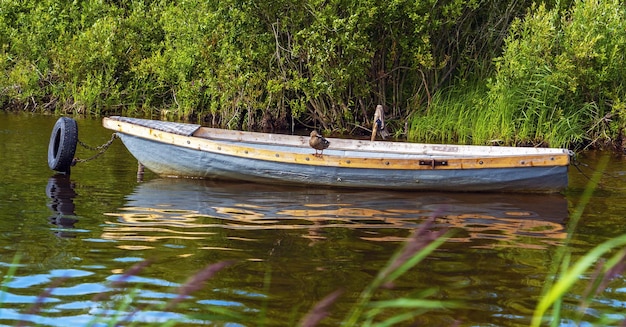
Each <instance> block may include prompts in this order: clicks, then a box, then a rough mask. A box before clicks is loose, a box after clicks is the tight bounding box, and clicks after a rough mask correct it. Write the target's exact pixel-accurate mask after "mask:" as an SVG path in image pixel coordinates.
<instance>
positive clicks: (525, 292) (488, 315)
mask: <svg viewBox="0 0 626 327" xmlns="http://www.w3.org/2000/svg"><path fill="white" fill-rule="evenodd" d="M57 118H58V117H53V116H42V115H26V114H10V113H4V112H0V171H1V172H3V176H2V178H0V220H1V222H2V224H0V255H1V256H0V276H5V275H7V273H9V267H10V266H11V264H12V263H13V262H14V261H16V260H19V262H18V266H17V270H16V271H15V272H14V276H13V278H12V279H10V280H7V279H6V278H5V279H3V282H2V288H1V289H0V324H1V325H20V324H22V325H33V324H40V325H48V326H84V325H88V324H90V323H94V322H96V317H98V316H102V315H104V316H106V315H116V314H127V313H133V312H134V314H132V315H131V316H130V318H129V320H130V321H134V322H164V321H167V320H168V319H177V320H178V321H180V322H181V323H179V325H190V326H191V325H198V324H208V325H212V324H216V325H226V326H259V325H264V326H292V325H295V324H297V322H298V321H299V320H300V319H301V318H302V317H303V316H304V315H305V314H306V313H307V312H308V311H309V309H310V308H311V307H312V306H314V305H315V304H316V303H317V302H318V301H319V300H321V299H322V298H323V297H324V296H326V295H328V294H329V293H331V292H333V291H335V290H338V289H342V290H343V291H344V292H343V294H342V295H341V297H340V298H339V300H338V301H337V302H336V303H335V304H334V305H333V306H332V307H331V309H330V315H329V317H328V318H327V319H325V320H323V321H322V323H321V324H320V326H336V325H338V324H339V323H340V321H342V319H343V318H344V317H345V315H346V314H347V312H348V311H349V310H350V308H352V306H353V305H354V303H355V302H356V300H357V298H358V296H359V293H360V292H361V291H362V290H363V289H364V288H365V287H366V285H368V284H369V283H370V282H371V281H372V280H373V279H374V277H375V276H376V273H377V272H378V271H379V270H380V269H382V268H383V267H384V266H385V264H386V263H387V261H388V260H389V258H390V257H391V256H392V255H393V254H394V253H395V252H396V251H397V250H398V249H399V248H400V246H401V245H402V241H403V240H406V238H407V237H408V236H409V235H410V233H411V232H412V231H413V230H415V229H416V228H418V227H419V226H421V225H422V224H423V223H424V221H425V220H426V219H427V218H429V217H430V216H433V215H434V216H435V217H436V226H435V227H433V228H435V229H441V228H449V229H450V230H451V231H453V232H454V234H453V236H452V237H451V238H450V239H449V240H448V241H447V242H446V243H444V245H443V246H441V247H440V248H439V249H438V250H436V251H435V252H434V253H433V254H432V255H431V256H429V257H428V258H427V259H426V260H425V261H424V262H422V263H421V264H420V265H418V266H417V267H416V268H414V269H412V270H411V271H409V272H408V273H407V274H405V275H404V276H403V277H402V278H401V279H400V280H399V281H398V282H397V283H396V284H395V285H394V287H393V288H391V289H387V290H384V291H381V292H379V293H377V296H376V299H389V298H397V297H402V296H414V297H415V296H417V295H418V294H420V293H421V292H423V291H427V290H430V291H431V292H432V295H431V296H430V298H432V299H440V300H456V301H461V302H462V303H463V304H464V307H463V308H461V309H449V310H436V311H430V312H427V313H424V314H423V315H421V316H419V317H418V318H417V320H416V321H417V322H418V323H419V325H423V326H449V325H453V324H455V322H458V325H459V326H525V325H528V324H529V322H530V318H531V317H532V313H533V310H534V308H535V305H536V301H537V300H538V298H539V297H540V295H541V292H542V286H543V285H544V281H545V280H546V278H547V277H548V276H549V274H550V269H551V267H552V265H553V260H554V258H555V257H556V256H557V253H559V251H564V250H565V251H567V252H568V253H572V254H573V258H574V259H576V258H578V257H579V256H580V255H583V254H584V253H586V252H587V251H589V250H590V249H592V248H593V247H595V246H596V245H598V244H600V243H602V242H603V241H605V240H607V239H609V238H612V237H615V236H619V235H622V234H624V233H626V228H625V227H624V226H625V225H626V224H625V223H624V218H625V215H626V201H625V198H626V165H625V160H624V158H623V157H621V156H618V155H613V154H608V153H586V154H584V155H583V156H581V157H580V158H579V160H580V161H581V163H582V165H581V166H580V167H581V171H579V170H577V169H575V168H571V169H570V173H569V177H570V185H571V186H570V188H569V189H568V190H567V191H566V192H565V193H564V194H554V195H520V194H475V193H469V194H464V193H458V194H457V193H424V192H422V193H411V192H382V191H354V190H352V191H345V190H328V189H316V188H283V187H277V186H272V185H254V184H246V183H233V182H229V183H226V182H216V181H197V180H184V179H164V178H160V177H158V176H155V175H154V174H151V173H150V172H149V171H146V174H145V176H144V177H143V180H142V181H138V179H137V162H136V161H135V160H134V159H133V158H132V157H131V156H130V154H129V153H128V152H127V151H126V149H125V148H124V146H123V145H122V143H121V142H120V141H119V140H116V141H115V142H114V143H113V145H112V146H111V147H110V148H109V149H108V150H107V151H106V153H104V155H102V156H101V157H99V158H97V159H95V160H92V161H89V162H85V163H80V164H78V165H77V166H76V167H74V168H73V170H72V174H71V176H69V177H66V176H58V175H55V173H54V172H52V171H51V170H50V169H49V168H48V164H47V147H48V142H49V138H50V132H51V130H52V127H53V125H54V123H55V122H56V119H57ZM77 121H78V126H79V139H80V140H81V141H83V142H84V143H86V144H89V145H92V146H96V145H101V144H103V143H105V142H106V141H108V140H109V139H110V137H111V132H110V131H109V130H105V129H104V128H102V127H101V124H100V120H98V119H77ZM93 154H95V153H94V152H93V151H90V150H87V149H84V148H81V147H80V146H79V148H78V150H77V156H78V157H79V158H88V157H90V156H92V155H93ZM603 156H609V157H610V158H609V164H608V169H607V171H605V174H604V176H603V177H602V180H601V187H600V188H599V189H598V190H596V192H595V193H594V195H593V197H592V199H591V201H590V203H589V205H588V206H586V208H585V210H584V213H583V215H582V217H581V219H580V221H578V224H577V227H576V229H575V231H574V232H573V233H571V232H568V231H569V230H570V227H571V226H570V224H571V223H572V220H571V216H572V212H573V211H574V209H575V207H576V205H577V204H578V203H579V201H580V199H581V195H582V192H583V190H584V187H585V185H586V184H587V182H588V179H587V177H586V176H590V175H591V174H592V172H593V167H595V165H596V164H597V163H598V162H599V160H600V158H601V157H603ZM567 237H571V240H570V241H569V242H568V243H567V246H566V247H564V244H565V242H566V238H567ZM144 260H150V264H149V265H147V266H146V267H145V268H144V269H142V270H141V271H139V272H138V273H136V274H134V275H133V276H131V277H128V278H127V277H122V276H124V275H123V274H124V272H125V271H127V270H128V269H129V268H131V267H132V266H133V265H135V264H137V263H140V262H143V261H144ZM224 260H235V261H234V263H233V264H232V265H230V266H229V267H226V268H224V269H223V270H221V271H219V272H218V273H217V274H216V275H215V276H214V277H213V278H211V279H210V280H208V281H207V282H206V283H205V284H204V287H203V288H201V289H200V290H197V291H196V292H194V293H193V294H192V295H191V296H189V297H187V298H186V299H184V300H183V301H182V302H181V303H180V304H179V305H178V306H176V307H175V308H174V309H167V310H165V309H164V307H165V306H166V303H168V302H170V301H171V300H172V299H173V298H175V297H176V296H177V292H178V290H177V287H178V286H181V285H182V284H183V283H185V281H186V280H187V279H188V278H189V277H190V276H192V275H194V274H195V273H197V272H199V271H201V270H202V269H203V268H205V267H206V266H207V265H210V264H214V263H218V262H221V261H224ZM590 275H591V273H590V274H588V275H582V276H580V284H579V285H577V286H575V287H574V289H573V290H572V292H571V293H570V294H569V295H568V296H567V299H566V303H565V306H564V307H565V313H566V318H574V317H577V315H578V313H577V311H578V309H577V308H578V306H579V303H580V298H581V296H582V295H583V294H584V293H585V288H586V287H587V281H588V280H589V279H590ZM120 278H122V279H126V282H127V283H126V284H125V285H126V286H127V287H129V289H128V290H126V291H125V293H120V292H118V291H119V290H120V289H119V288H120V286H119V285H120V284H115V283H114V282H115V281H116V280H119V279H120ZM129 293H134V297H133V299H132V301H128V298H129V297H128V296H124V295H122V294H129ZM125 301H126V302H130V303H128V305H127V306H125V305H124V304H125ZM625 306H626V278H625V277H624V276H622V275H620V276H617V278H616V279H615V280H613V281H612V282H611V283H609V284H608V285H607V288H606V289H605V290H604V291H603V292H602V293H600V294H599V295H598V296H597V297H596V299H595V300H594V301H593V303H592V304H591V306H590V308H588V309H587V310H586V313H587V316H585V318H584V320H585V321H588V322H591V323H593V322H595V321H597V318H598V317H600V316H602V315H606V314H608V315H610V317H612V318H616V319H624V318H625V316H624V314H623V313H621V312H624V311H626V309H625V308H624V307H625ZM220 310H221V311H225V310H228V311H229V312H234V313H236V314H237V315H238V316H236V317H231V318H224V316H223V315H220V313H221V311H220ZM400 325H405V326H406V325H410V324H409V323H406V324H400ZM563 325H567V320H564V321H563Z"/></svg>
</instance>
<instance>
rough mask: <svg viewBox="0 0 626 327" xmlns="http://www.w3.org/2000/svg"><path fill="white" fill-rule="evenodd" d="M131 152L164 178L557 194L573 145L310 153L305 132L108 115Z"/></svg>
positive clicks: (362, 146) (366, 146) (341, 146)
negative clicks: (260, 130)
mask: <svg viewBox="0 0 626 327" xmlns="http://www.w3.org/2000/svg"><path fill="white" fill-rule="evenodd" d="M103 126H104V127H106V128H108V129H111V130H114V131H116V132H117V135H118V136H119V137H120V138H121V140H122V142H123V143H124V145H125V146H126V148H128V150H129V151H130V153H131V154H132V155H133V156H135V157H136V158H137V160H139V162H140V163H141V164H143V165H144V166H145V167H146V168H148V169H149V170H151V171H153V172H154V173H156V174H158V175H162V176H177V177H190V178H212V179H225V180H229V179H230V180H243V181H249V182H258V183H272V184H300V185H316V186H329V187H350V188H376V189H399V190H437V191H461V192H464V191H467V192H469V191H472V192H473V191H506V192H545V193H548V192H558V191H560V190H562V189H564V188H565V187H567V170H568V166H569V164H570V151H569V150H567V149H555V148H530V147H502V146H467V145H439V144H417V143H405V142H383V141H369V140H349V139H337V138H329V139H328V140H329V141H330V147H329V148H328V149H326V150H324V152H323V155H320V156H316V155H314V153H315V151H314V150H313V149H312V148H311V147H309V137H308V136H294V135H282V134H269V133H256V132H242V131H231V130H223V129H215V128H207V127H202V126H200V125H195V124H185V123H174V122H164V121H156V120H147V119H137V118H127V117H117V116H116V117H108V118H104V119H103Z"/></svg>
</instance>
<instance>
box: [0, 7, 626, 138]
mask: <svg viewBox="0 0 626 327" xmlns="http://www.w3.org/2000/svg"><path fill="white" fill-rule="evenodd" d="M1 4H2V5H1V7H0V72H2V74H0V108H2V109H4V110H15V111H30V112H45V113H54V114H75V115H91V116H100V115H107V114H122V115H129V116H141V117H158V118H164V119H176V120H180V119H182V120H197V121H202V122H203V123H205V124H208V125H211V126H215V127H223V128H230V129H247V130H286V129H291V128H302V127H304V128H317V129H320V130H322V131H324V132H325V133H326V134H330V133H337V134H352V133H359V132H364V131H367V130H368V129H370V128H371V126H372V121H371V120H372V117H373V114H374V110H375V107H376V105H378V104H382V105H384V106H385V108H386V118H387V120H388V123H389V124H388V129H389V131H390V132H391V133H392V134H395V135H396V136H401V137H404V136H405V135H408V136H409V138H410V139H411V140H414V141H437V142H453V143H472V144H491V143H494V142H496V143H503V144H518V145H537V146H559V147H570V148H584V147H589V146H591V147H596V146H614V147H616V148H618V149H622V148H623V144H622V143H623V139H624V137H623V134H624V126H625V125H626V118H624V116H626V84H625V83H624V81H625V80H626V67H625V66H624V65H623V63H624V61H625V60H626V58H625V57H624V56H625V55H624V53H626V26H625V21H626V6H625V5H624V2H623V0H610V1H550V0H544V1H540V2H534V1H516V2H512V3H507V2H501V1H495V0H493V1H491V0H490V1H481V2H476V1H447V2H446V1H444V2H441V1H434V2H431V1H427V0H420V1H396V2H393V3H392V4H389V3H388V1H383V0H368V1H360V2H359V1H331V2H328V1H318V0H308V1H304V2H302V1H294V0H280V1H273V2H271V3H267V4H266V3H259V2H246V1H243V2H242V1H234V0H228V1H219V2H206V1H195V0H194V1H172V2H167V3H166V2H161V1H114V2H111V1H74V2H67V1H59V0H44V1H14V0H2V2H1Z"/></svg>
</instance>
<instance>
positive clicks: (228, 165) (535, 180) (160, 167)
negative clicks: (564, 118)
mask: <svg viewBox="0 0 626 327" xmlns="http://www.w3.org/2000/svg"><path fill="white" fill-rule="evenodd" d="M118 135H119V137H120V138H121V139H122V141H123V142H124V145H125V146H126V147H127V149H128V150H129V151H130V153H131V154H132V155H133V156H134V157H136V158H137V160H138V161H139V162H140V163H142V164H143V165H144V166H145V167H146V168H148V169H149V170H151V171H153V172H154V173H156V174H158V175H162V176H179V177H189V178H208V179H224V180H229V179H230V180H242V181H248V182H257V183H268V184H295V185H314V186H328V187H349V188H373V189H379V188H380V189H396V190H429V191H458V192H475V191H496V192H500V191H502V192H504V191H506V192H556V191H560V190H562V189H564V188H565V187H567V183H568V180H567V169H568V168H567V166H544V167H516V168H489V169H458V170H456V169H433V170H425V169H419V170H418V169H416V170H406V169H404V170H393V169H388V170H378V169H368V168H350V167H329V166H315V165H307V164H297V163H284V162H275V161H266V160H258V159H254V158H243V157H236V156H230V155H225V154H222V153H212V152H207V151H200V150H195V149H191V148H186V147H180V146H176V145H172V144H167V143H162V142H158V141H154V140H150V139H145V138H141V137H137V136H133V135H129V134H124V133H118Z"/></svg>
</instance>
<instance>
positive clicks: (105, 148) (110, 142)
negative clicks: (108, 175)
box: [72, 133, 117, 166]
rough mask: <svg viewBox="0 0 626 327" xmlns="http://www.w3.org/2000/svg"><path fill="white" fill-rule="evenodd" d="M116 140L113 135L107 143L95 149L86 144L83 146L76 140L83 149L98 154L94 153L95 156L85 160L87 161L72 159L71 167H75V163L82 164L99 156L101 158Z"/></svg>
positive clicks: (115, 136)
mask: <svg viewBox="0 0 626 327" xmlns="http://www.w3.org/2000/svg"><path fill="white" fill-rule="evenodd" d="M116 138H117V134H116V133H113V134H112V135H111V139H110V140H109V141H107V142H106V143H104V144H102V145H100V146H96V147H92V146H89V145H87V144H85V143H84V142H83V141H81V140H78V144H80V145H81V146H82V147H83V148H85V149H88V150H91V151H98V153H96V154H95V155H93V156H91V157H89V158H87V159H80V158H74V160H72V166H75V165H76V164H77V163H79V162H80V163H82V162H87V161H91V160H94V159H96V158H98V157H99V156H101V155H102V154H103V153H104V152H105V151H106V150H108V149H109V147H110V146H111V144H113V141H115V139H116Z"/></svg>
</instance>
